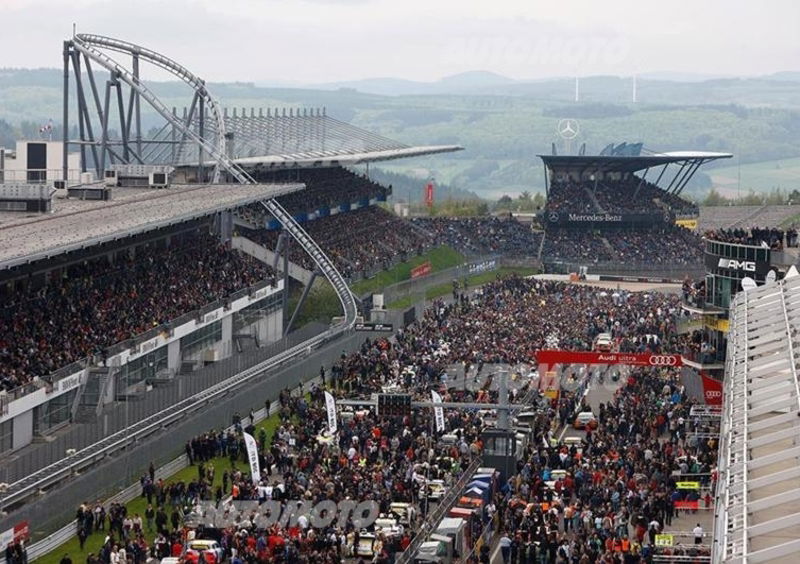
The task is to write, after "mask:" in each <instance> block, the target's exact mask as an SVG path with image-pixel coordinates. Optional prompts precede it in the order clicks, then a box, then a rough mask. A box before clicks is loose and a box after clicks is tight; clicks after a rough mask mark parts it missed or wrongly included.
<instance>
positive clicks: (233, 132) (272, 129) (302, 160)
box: [156, 109, 463, 168]
mask: <svg viewBox="0 0 800 564" xmlns="http://www.w3.org/2000/svg"><path fill="white" fill-rule="evenodd" d="M224 120H225V129H226V131H225V133H226V136H227V137H228V141H227V144H228V147H227V151H228V154H229V155H230V156H231V158H232V159H233V160H234V162H236V163H237V164H238V165H240V166H243V167H245V168H249V167H255V166H261V167H267V168H275V167H290V166H291V167H306V166H335V165H355V164H360V163H366V162H374V161H386V160H392V159H402V158H406V157H417V156H423V155H432V154H436V153H447V152H453V151H461V150H463V147H461V146H460V145H433V146H428V145H424V146H417V147H412V146H409V145H405V144H403V143H400V142H398V141H395V140H393V139H389V138H387V137H383V136H381V135H378V134H375V133H372V132H370V131H367V130H365V129H361V128H359V127H356V126H354V125H351V124H349V123H346V122H343V121H340V120H337V119H334V118H332V117H330V116H328V115H327V113H326V112H325V110H324V109H311V110H299V109H298V110H294V109H293V110H289V111H288V112H287V111H286V110H283V111H279V110H278V109H275V110H267V111H263V110H259V111H258V112H256V110H254V109H251V110H250V112H246V111H245V110H244V109H242V110H241V112H236V111H235V110H234V111H233V112H228V111H227V110H226V112H225V117H224ZM199 125H200V124H199V120H198V119H195V120H194V121H193V127H194V128H195V129H196V130H199ZM204 127H205V129H206V131H207V133H208V134H211V135H212V136H213V133H214V130H213V128H214V124H213V123H208V122H207V123H206V124H205V125H204ZM170 134H171V133H170V131H169V130H167V129H165V130H164V131H163V132H162V134H161V137H165V136H167V135H170ZM179 157H180V158H179V159H178V162H179V163H182V164H195V163H196V162H197V145H195V144H193V143H191V142H187V143H185V144H183V145H182V147H181V149H180V155H179ZM159 158H161V159H164V160H165V162H171V160H172V154H171V149H169V147H168V146H166V147H165V148H164V149H162V154H161V155H160V156H159ZM156 160H158V159H156Z"/></svg>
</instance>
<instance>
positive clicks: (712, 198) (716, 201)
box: [703, 188, 731, 206]
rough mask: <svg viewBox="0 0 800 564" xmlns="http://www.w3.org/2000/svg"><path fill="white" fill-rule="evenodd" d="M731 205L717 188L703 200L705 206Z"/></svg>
mask: <svg viewBox="0 0 800 564" xmlns="http://www.w3.org/2000/svg"><path fill="white" fill-rule="evenodd" d="M730 203H731V201H730V200H728V199H727V198H726V197H725V196H723V195H722V194H720V193H719V192H717V190H716V189H715V188H712V189H711V190H710V191H709V192H708V195H707V196H706V197H705V199H704V200H703V205H704V206H725V205H729V204H730Z"/></svg>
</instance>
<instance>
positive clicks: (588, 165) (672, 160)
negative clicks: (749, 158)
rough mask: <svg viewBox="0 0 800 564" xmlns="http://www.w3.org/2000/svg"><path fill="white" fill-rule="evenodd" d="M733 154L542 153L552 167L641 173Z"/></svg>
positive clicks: (679, 152) (725, 157) (727, 157)
mask: <svg viewBox="0 0 800 564" xmlns="http://www.w3.org/2000/svg"><path fill="white" fill-rule="evenodd" d="M732 156H733V155H732V154H730V153H709V152H704V151H676V152H670V153H652V154H647V155H638V156H620V155H539V158H540V159H542V161H543V162H544V165H545V166H546V167H547V168H549V169H551V170H552V169H562V170H563V169H569V170H580V171H583V172H594V171H597V172H638V171H640V170H645V169H647V168H652V167H656V166H662V165H669V164H679V165H682V164H703V163H705V162H707V161H712V160H716V159H729V158H731V157H732Z"/></svg>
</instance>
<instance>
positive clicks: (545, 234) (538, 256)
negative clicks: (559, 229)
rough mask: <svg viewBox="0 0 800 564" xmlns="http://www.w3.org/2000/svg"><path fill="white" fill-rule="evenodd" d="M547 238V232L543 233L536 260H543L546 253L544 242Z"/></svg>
mask: <svg viewBox="0 0 800 564" xmlns="http://www.w3.org/2000/svg"><path fill="white" fill-rule="evenodd" d="M546 237H547V231H542V241H541V242H540V243H539V250H538V251H537V252H536V259H537V260H539V261H541V260H542V253H543V252H544V240H545V238H546Z"/></svg>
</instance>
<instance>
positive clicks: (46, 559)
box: [36, 413, 280, 564]
mask: <svg viewBox="0 0 800 564" xmlns="http://www.w3.org/2000/svg"><path fill="white" fill-rule="evenodd" d="M279 426H280V418H279V417H278V414H277V413H274V414H273V415H271V416H269V417H267V418H266V419H264V420H263V421H261V422H260V423H258V424H257V425H256V432H255V436H256V438H258V436H259V435H260V430H261V429H263V430H264V431H265V433H266V436H267V444H270V442H271V440H272V435H273V434H274V433H275V430H276V429H277V428H278V427H279ZM237 462H238V467H239V468H241V467H242V466H243V464H242V463H241V462H240V461H237ZM209 464H213V465H214V483H213V484H212V488H211V489H212V491H213V490H214V489H215V488H216V487H217V486H218V485H221V484H222V474H223V472H225V470H230V469H231V468H232V467H233V466H232V465H231V461H230V459H229V458H227V457H217V458H214V459H212V460H211V461H210V462H206V463H205V465H206V467H208V465H209ZM196 478H197V466H187V467H186V468H184V469H183V470H180V471H178V472H176V473H175V474H173V475H172V476H170V477H169V478H166V479H165V480H164V481H165V482H178V481H184V482H190V481H192V480H194V479H196ZM88 501H90V502H91V503H94V501H95V500H88ZM125 507H127V509H128V515H134V514H135V513H138V514H139V515H141V516H142V518H144V511H145V509H146V508H147V499H146V498H144V497H141V496H139V497H136V498H134V499H133V500H131V501H129V502H128V503H126V504H125ZM75 509H76V510H77V508H75ZM167 513H168V514H169V513H170V510H169V509H168V510H167ZM106 531H108V520H106ZM105 535H106V533H105V532H103V531H99V532H98V531H95V532H93V533H92V535H91V536H90V537H89V538H87V539H86V544H85V545H84V547H83V550H81V548H80V543H79V542H78V536H77V534H76V535H75V536H74V537H73V538H71V539H70V540H68V541H67V542H65V543H64V544H62V545H61V546H59V547H58V548H55V549H53V550H52V551H51V552H49V553H48V554H45V555H44V556H42V557H40V558H38V559H37V560H36V562H37V563H40V564H59V562H60V561H61V558H62V557H63V556H64V555H65V554H68V555H69V557H70V558H71V559H72V561H73V562H74V563H76V564H81V563H82V562H85V561H86V556H87V555H88V554H89V553H90V552H93V553H94V554H95V555H97V553H98V551H99V550H100V548H102V546H103V539H104V538H105ZM154 535H155V532H152V533H148V532H147V531H145V538H147V541H148V543H150V542H152V540H153V538H152V537H153V536H154Z"/></svg>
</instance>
